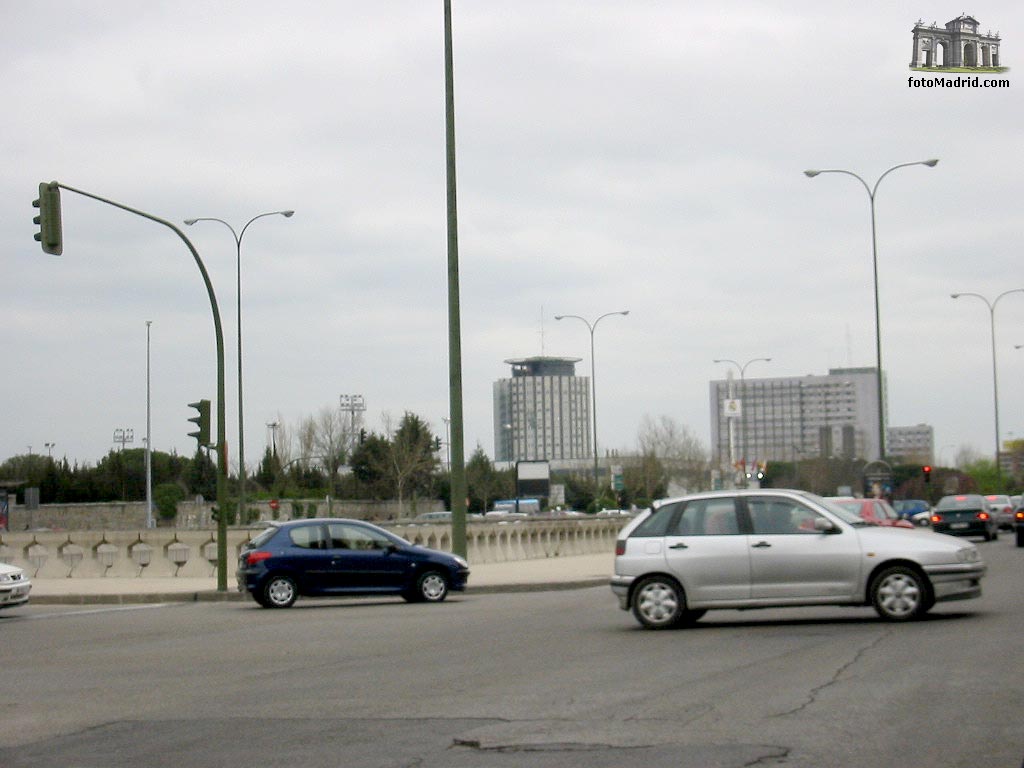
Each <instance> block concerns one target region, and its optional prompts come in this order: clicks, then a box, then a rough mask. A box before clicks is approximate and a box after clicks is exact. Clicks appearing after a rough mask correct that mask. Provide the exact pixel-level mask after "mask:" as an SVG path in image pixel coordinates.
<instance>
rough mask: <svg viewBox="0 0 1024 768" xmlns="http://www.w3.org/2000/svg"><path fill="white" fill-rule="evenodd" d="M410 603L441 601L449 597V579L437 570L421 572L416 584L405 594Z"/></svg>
mask: <svg viewBox="0 0 1024 768" xmlns="http://www.w3.org/2000/svg"><path fill="white" fill-rule="evenodd" d="M404 597H405V599H406V600H407V601H408V602H410V603H440V602H443V601H444V599H445V598H446V597H448V579H446V578H445V577H444V575H443V574H441V573H438V572H437V571H427V572H426V573H421V574H420V577H419V578H418V579H416V586H415V587H414V588H413V589H412V590H411V591H410V592H408V593H407V594H406V595H404Z"/></svg>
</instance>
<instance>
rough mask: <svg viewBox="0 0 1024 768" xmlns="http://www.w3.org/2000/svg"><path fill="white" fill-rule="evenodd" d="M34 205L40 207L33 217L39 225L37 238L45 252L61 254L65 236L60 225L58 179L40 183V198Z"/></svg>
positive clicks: (34, 221) (33, 202) (55, 254)
mask: <svg viewBox="0 0 1024 768" xmlns="http://www.w3.org/2000/svg"><path fill="white" fill-rule="evenodd" d="M32 205H33V206H35V207H36V208H38V209H39V215H38V216H36V217H35V218H34V219H32V221H33V223H35V224H38V225H39V231H38V232H36V234H35V239H36V240H37V241H39V243H41V244H42V246H43V252H44V253H52V254H53V255H54V256H60V255H61V253H63V252H64V242H63V236H62V234H61V227H60V185H58V184H57V182H56V181H51V182H50V183H49V184H47V183H46V182H45V181H44V182H43V183H42V184H40V185H39V199H38V200H33V201H32Z"/></svg>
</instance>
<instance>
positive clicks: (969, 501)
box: [936, 496, 988, 510]
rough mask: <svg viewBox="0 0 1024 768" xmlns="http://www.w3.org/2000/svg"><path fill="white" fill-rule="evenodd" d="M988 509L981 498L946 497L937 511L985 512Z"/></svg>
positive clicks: (941, 500) (940, 501) (940, 502)
mask: <svg viewBox="0 0 1024 768" xmlns="http://www.w3.org/2000/svg"><path fill="white" fill-rule="evenodd" d="M987 507H988V505H987V504H986V503H985V500H984V499H983V498H982V497H981V496H944V497H943V498H942V499H940V500H939V504H938V506H937V507H936V509H937V510H940V509H951V510H958V509H959V510H985V509H986V508H987Z"/></svg>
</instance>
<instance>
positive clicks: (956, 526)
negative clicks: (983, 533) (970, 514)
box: [949, 523, 967, 528]
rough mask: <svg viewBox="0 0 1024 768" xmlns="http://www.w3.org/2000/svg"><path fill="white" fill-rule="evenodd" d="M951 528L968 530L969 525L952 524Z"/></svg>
mask: <svg viewBox="0 0 1024 768" xmlns="http://www.w3.org/2000/svg"><path fill="white" fill-rule="evenodd" d="M949 527H950V528H966V527H967V523H952V524H950V526H949Z"/></svg>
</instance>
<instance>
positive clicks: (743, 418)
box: [712, 357, 772, 479]
mask: <svg viewBox="0 0 1024 768" xmlns="http://www.w3.org/2000/svg"><path fill="white" fill-rule="evenodd" d="M771 361H772V359H771V358H770V357H755V358H752V359H750V360H747V362H745V363H743V365H740V364H739V363H737V362H736V361H735V360H730V359H729V358H727V357H722V358H718V359H715V360H713V361H712V362H715V363H731V364H732V365H735V366H736V368H737V369H738V370H739V372H740V443H742V447H743V477H744V479H746V477H747V403H746V394H747V389H746V384H745V382H744V376H745V375H746V372H747V366H748V365H750V364H751V363H770V362H771Z"/></svg>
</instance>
